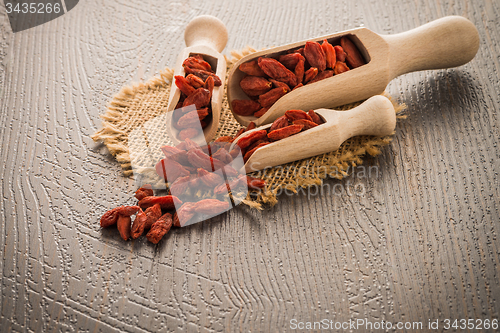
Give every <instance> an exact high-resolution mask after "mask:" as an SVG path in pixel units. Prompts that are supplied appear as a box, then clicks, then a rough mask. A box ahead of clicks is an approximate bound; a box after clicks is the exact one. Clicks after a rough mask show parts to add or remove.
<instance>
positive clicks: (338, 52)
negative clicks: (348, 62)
mask: <svg viewBox="0 0 500 333" xmlns="http://www.w3.org/2000/svg"><path fill="white" fill-rule="evenodd" d="M333 48H334V49H335V58H336V59H337V61H340V62H345V57H346V54H345V52H344V49H343V48H342V46H340V45H335V46H334V47H333Z"/></svg>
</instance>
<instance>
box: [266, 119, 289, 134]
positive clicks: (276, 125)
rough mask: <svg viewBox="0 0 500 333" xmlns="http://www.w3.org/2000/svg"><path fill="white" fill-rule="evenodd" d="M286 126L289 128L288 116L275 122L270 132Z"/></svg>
mask: <svg viewBox="0 0 500 333" xmlns="http://www.w3.org/2000/svg"><path fill="white" fill-rule="evenodd" d="M286 126H288V118H287V117H286V116H281V117H279V118H278V119H276V120H275V121H274V122H273V124H272V125H271V128H270V129H269V131H270V132H271V131H274V130H276V129H278V128H283V127H286Z"/></svg>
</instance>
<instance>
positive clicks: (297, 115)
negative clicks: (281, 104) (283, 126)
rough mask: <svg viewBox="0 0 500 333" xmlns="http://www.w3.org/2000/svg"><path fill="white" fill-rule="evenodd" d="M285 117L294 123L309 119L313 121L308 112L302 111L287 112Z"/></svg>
mask: <svg viewBox="0 0 500 333" xmlns="http://www.w3.org/2000/svg"><path fill="white" fill-rule="evenodd" d="M285 117H287V118H288V120H290V121H294V120H297V119H307V120H309V121H312V119H311V117H309V115H308V114H307V112H304V111H302V110H288V111H286V112H285Z"/></svg>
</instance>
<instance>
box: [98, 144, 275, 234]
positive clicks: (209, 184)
mask: <svg viewBox="0 0 500 333" xmlns="http://www.w3.org/2000/svg"><path fill="white" fill-rule="evenodd" d="M230 146H231V142H227V141H226V139H225V137H223V138H221V140H219V141H217V140H216V142H214V143H212V144H210V145H206V146H199V145H198V144H196V143H195V142H193V141H192V140H190V139H186V140H185V141H184V142H181V143H180V144H179V145H177V146H175V147H172V146H163V147H162V148H161V149H162V151H163V153H164V154H165V158H164V159H161V160H160V161H159V162H158V163H157V164H156V167H155V168H156V172H157V174H158V175H159V176H160V177H162V178H163V179H164V180H165V181H166V182H168V183H169V192H170V194H169V195H165V196H155V195H154V192H153V190H152V188H151V186H150V185H145V186H143V187H141V188H140V189H138V190H137V191H136V192H135V197H136V198H137V200H139V202H138V204H137V205H136V206H120V207H117V208H114V209H112V210H109V211H107V212H106V213H104V215H103V216H102V217H101V227H103V228H106V227H110V226H113V225H116V226H117V229H118V231H119V232H120V236H121V237H122V238H123V239H124V240H128V239H130V238H132V239H136V238H138V237H140V236H141V235H142V234H143V233H144V232H145V231H147V230H149V231H148V232H147V234H146V238H147V239H148V240H149V241H150V242H152V243H154V244H157V243H158V242H159V241H160V240H161V239H162V237H163V236H164V235H165V234H167V233H168V231H169V230H170V228H171V227H172V225H174V226H177V227H181V226H184V225H186V224H187V223H188V222H189V221H190V220H191V219H192V218H193V217H194V216H195V214H204V215H208V216H215V215H218V214H220V213H222V212H224V211H227V210H228V209H229V208H230V203H229V201H228V200H229V198H227V200H226V201H224V196H225V195H226V194H228V193H230V192H232V191H233V192H234V191H235V190H237V189H238V188H241V187H243V186H246V187H247V188H248V189H254V190H260V189H262V188H264V187H265V185H266V183H265V182H264V181H263V180H261V179H257V178H252V177H248V176H246V175H244V174H240V173H239V172H238V171H237V170H236V169H234V168H233V167H232V166H231V165H230V164H231V162H232V161H233V159H234V158H235V157H236V156H238V154H239V148H238V147H237V148H236V149H233V150H232V151H231V152H229V151H228V150H229V147H230ZM219 170H223V171H224V174H225V176H226V178H227V181H226V180H224V178H223V176H222V172H221V171H219ZM193 189H194V190H196V192H197V193H190V191H191V192H192V191H193ZM200 192H201V193H200ZM172 194H175V195H172ZM196 195H202V196H204V197H206V196H209V198H206V199H203V200H196ZM181 198H182V199H181ZM219 199H221V200H219ZM135 214H137V215H136V217H135V219H134V221H133V223H132V218H131V216H132V215H135Z"/></svg>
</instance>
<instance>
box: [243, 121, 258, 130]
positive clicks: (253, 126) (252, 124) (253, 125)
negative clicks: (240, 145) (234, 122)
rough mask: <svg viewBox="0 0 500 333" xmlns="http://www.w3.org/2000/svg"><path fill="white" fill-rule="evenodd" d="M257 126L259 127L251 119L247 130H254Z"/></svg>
mask: <svg viewBox="0 0 500 333" xmlns="http://www.w3.org/2000/svg"><path fill="white" fill-rule="evenodd" d="M255 127H257V126H255V123H254V122H253V121H251V122H250V124H248V126H247V129H246V130H247V131H250V130H253V129H254V128H255Z"/></svg>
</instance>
